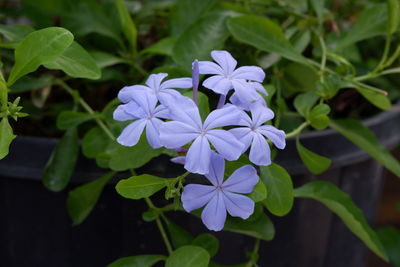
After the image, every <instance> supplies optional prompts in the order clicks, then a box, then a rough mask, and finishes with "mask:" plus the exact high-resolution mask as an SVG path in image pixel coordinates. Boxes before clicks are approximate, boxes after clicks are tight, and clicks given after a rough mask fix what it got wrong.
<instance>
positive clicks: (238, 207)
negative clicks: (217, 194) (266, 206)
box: [224, 192, 254, 219]
mask: <svg viewBox="0 0 400 267" xmlns="http://www.w3.org/2000/svg"><path fill="white" fill-rule="evenodd" d="M224 201H225V207H226V210H227V211H228V212H229V214H230V215H231V216H233V217H240V218H242V219H247V218H249V217H250V215H251V214H253V212H254V201H253V200H251V199H250V198H248V197H246V196H242V195H239V194H235V193H230V192H224Z"/></svg>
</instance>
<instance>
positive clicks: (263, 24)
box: [228, 15, 308, 65]
mask: <svg viewBox="0 0 400 267" xmlns="http://www.w3.org/2000/svg"><path fill="white" fill-rule="evenodd" d="M249 25H251V27H249ZM228 28H229V31H230V32H231V33H232V35H233V36H234V37H235V38H236V39H238V40H239V41H241V42H243V43H246V44H249V45H252V46H254V47H256V48H258V49H260V50H262V51H266V52H269V53H276V54H279V55H281V56H282V57H285V58H287V59H290V60H293V61H296V62H299V63H302V64H306V65H307V64H308V62H307V59H306V58H304V57H303V56H302V55H301V54H300V53H298V52H297V51H296V49H295V48H293V46H292V45H291V44H290V42H289V41H288V40H287V39H286V37H285V34H284V33H283V32H282V30H281V28H280V27H279V26H278V25H277V24H276V23H275V22H273V21H271V20H269V19H267V18H265V17H257V16H253V15H246V16H241V17H235V18H231V19H229V20H228Z"/></svg>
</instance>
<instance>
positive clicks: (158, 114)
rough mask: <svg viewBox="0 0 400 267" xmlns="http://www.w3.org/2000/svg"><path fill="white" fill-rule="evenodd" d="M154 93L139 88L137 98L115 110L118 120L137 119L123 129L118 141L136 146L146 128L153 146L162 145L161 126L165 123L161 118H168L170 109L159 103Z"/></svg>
mask: <svg viewBox="0 0 400 267" xmlns="http://www.w3.org/2000/svg"><path fill="white" fill-rule="evenodd" d="M157 102H158V100H157V98H156V96H155V95H154V94H149V93H148V92H146V91H143V90H138V91H137V92H135V100H134V101H133V100H132V101H130V102H128V103H127V104H123V105H119V106H118V107H117V109H116V110H115V111H114V119H115V120H117V121H128V120H135V121H134V122H132V123H130V124H129V125H128V126H126V127H125V129H124V130H123V131H122V133H121V135H120V136H119V137H118V138H117V142H118V143H120V144H121V145H124V146H134V145H136V144H137V143H138V141H139V139H140V136H141V135H142V132H143V130H144V129H145V128H146V137H147V141H148V142H149V144H150V146H151V147H153V148H159V147H161V143H160V137H159V127H160V125H161V124H162V123H163V121H162V120H160V118H168V117H169V116H168V114H169V110H168V109H167V108H166V107H165V106H163V105H158V106H156V105H157Z"/></svg>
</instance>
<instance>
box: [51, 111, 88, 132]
mask: <svg viewBox="0 0 400 267" xmlns="http://www.w3.org/2000/svg"><path fill="white" fill-rule="evenodd" d="M91 119H94V116H93V115H91V114H89V113H86V112H76V111H63V112H61V113H60V114H59V115H58V117H57V128H58V129H60V130H68V129H71V128H74V127H76V126H78V125H79V124H81V123H84V122H85V121H88V120H91Z"/></svg>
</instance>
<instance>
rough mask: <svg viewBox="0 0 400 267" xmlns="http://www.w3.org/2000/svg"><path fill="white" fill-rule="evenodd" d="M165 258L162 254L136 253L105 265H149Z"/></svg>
mask: <svg viewBox="0 0 400 267" xmlns="http://www.w3.org/2000/svg"><path fill="white" fill-rule="evenodd" d="M165 259H166V257H165V256H164V255H138V256H132V257H124V258H120V259H118V260H116V261H114V262H113V263H110V264H109V265H107V267H151V266H153V265H154V264H156V263H157V262H159V261H163V260H165Z"/></svg>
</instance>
